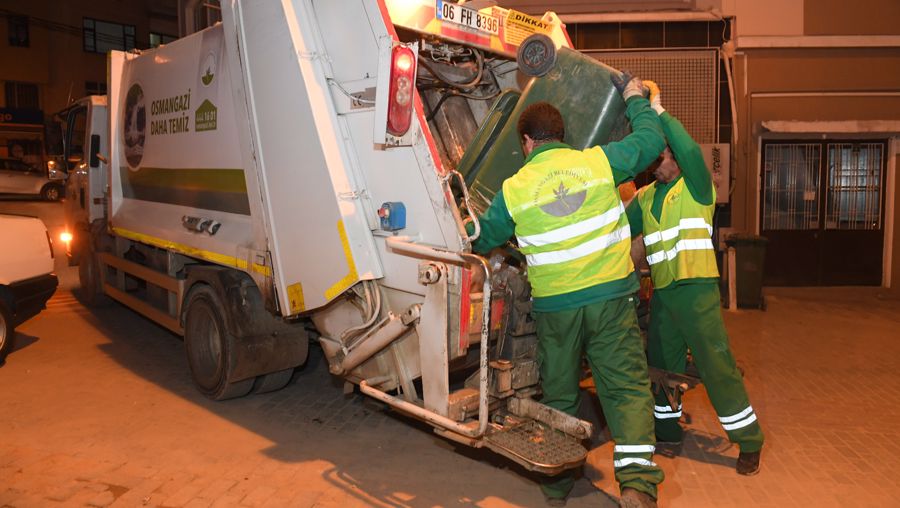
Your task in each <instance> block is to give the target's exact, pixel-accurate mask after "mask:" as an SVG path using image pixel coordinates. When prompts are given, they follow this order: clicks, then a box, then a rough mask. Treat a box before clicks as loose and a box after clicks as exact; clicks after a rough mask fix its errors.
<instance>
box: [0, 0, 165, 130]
mask: <svg viewBox="0 0 900 508" xmlns="http://www.w3.org/2000/svg"><path fill="white" fill-rule="evenodd" d="M10 12H11V13H16V14H21V15H24V16H29V17H31V18H33V19H32V20H30V22H29V39H30V45H29V47H27V48H20V47H13V46H10V45H9V43H8V23H7V19H6V17H5V16H0V62H3V65H0V81H23V82H29V83H37V84H38V85H40V95H41V109H42V110H43V111H44V112H45V114H52V113H53V112H55V111H58V110H60V109H62V108H64V107H65V106H66V105H67V104H68V103H69V102H70V101H71V100H72V99H77V98H78V97H81V96H83V95H84V94H85V81H96V82H105V81H106V55H103V54H99V53H91V52H87V51H84V49H83V47H84V46H83V38H82V26H83V18H85V17H88V18H94V19H98V20H102V21H109V22H115V23H120V24H123V25H134V26H135V42H136V45H137V47H138V48H146V47H148V46H149V34H150V32H151V31H153V32H156V33H164V34H169V35H177V33H178V24H177V11H176V6H175V1H174V0H165V1H158V0H67V1H64V2H61V1H53V2H49V1H21V0H20V1H14V0H0V13H2V14H7V13H10ZM48 22H49V23H48ZM48 25H52V26H48ZM3 100H4V99H3V98H2V96H0V101H3ZM0 106H5V104H2V103H0Z"/></svg>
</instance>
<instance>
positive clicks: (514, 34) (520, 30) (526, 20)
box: [504, 9, 552, 46]
mask: <svg viewBox="0 0 900 508" xmlns="http://www.w3.org/2000/svg"><path fill="white" fill-rule="evenodd" d="M504 28H505V29H506V37H505V40H504V42H505V43H507V44H512V45H515V46H518V45H519V44H521V43H522V41H524V40H525V39H526V38H528V36H529V35H532V34H546V35H548V34H550V30H551V29H552V25H551V24H550V23H547V22H545V21H541V20H540V19H538V18H535V17H534V16H529V15H528V14H525V13H524V12H519V11H514V10H512V9H510V10H509V14H507V15H506V24H505V25H504Z"/></svg>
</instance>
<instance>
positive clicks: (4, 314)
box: [0, 303, 16, 365]
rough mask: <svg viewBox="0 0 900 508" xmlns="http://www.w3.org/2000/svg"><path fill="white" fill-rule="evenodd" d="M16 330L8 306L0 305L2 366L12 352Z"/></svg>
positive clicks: (0, 359)
mask: <svg viewBox="0 0 900 508" xmlns="http://www.w3.org/2000/svg"><path fill="white" fill-rule="evenodd" d="M15 335H16V329H15V327H14V326H13V322H12V317H11V316H10V315H9V311H7V310H6V306H5V305H4V304H2V303H0V365H3V362H4V361H5V360H6V355H7V354H9V352H10V351H11V350H12V343H13V337H15Z"/></svg>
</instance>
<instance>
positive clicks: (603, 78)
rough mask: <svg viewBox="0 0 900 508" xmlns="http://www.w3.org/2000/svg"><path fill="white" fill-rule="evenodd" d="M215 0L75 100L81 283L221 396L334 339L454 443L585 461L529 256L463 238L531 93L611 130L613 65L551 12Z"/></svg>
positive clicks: (261, 386)
mask: <svg viewBox="0 0 900 508" xmlns="http://www.w3.org/2000/svg"><path fill="white" fill-rule="evenodd" d="M221 3H222V21H221V22H220V23H217V24H215V25H214V26H212V27H209V28H206V29H204V30H202V31H199V32H196V33H193V34H191V35H188V36H185V37H183V38H181V39H178V40H176V41H174V42H172V43H170V44H166V45H163V46H160V47H158V48H155V49H149V50H143V51H130V52H119V51H112V52H111V53H110V54H109V58H108V76H109V84H108V90H109V92H108V94H107V95H106V96H90V97H86V98H83V99H81V100H78V101H76V102H75V103H73V104H72V105H71V106H70V107H69V108H67V109H66V110H64V111H62V112H60V113H59V114H57V118H58V120H59V121H60V123H61V124H62V125H63V130H64V133H65V135H64V139H65V144H64V150H65V160H66V162H67V164H69V166H70V168H71V169H70V172H69V178H68V183H67V188H66V200H65V213H66V223H67V231H68V232H69V233H70V234H71V235H72V240H71V242H70V244H69V248H68V254H69V256H70V262H71V263H72V264H77V265H78V274H79V280H80V284H81V288H80V292H81V295H82V298H83V299H84V300H85V301H86V302H87V303H89V304H92V303H99V302H100V301H102V300H108V299H111V300H115V301H118V302H120V303H122V304H124V305H126V306H128V307H130V308H132V309H133V310H135V311H137V312H138V313H140V314H143V315H144V316H146V317H147V318H149V319H150V320H152V321H154V322H156V323H158V324H160V325H162V326H164V327H166V328H168V329H169V330H171V331H172V332H173V333H174V334H177V335H179V336H182V337H183V338H184V344H185V351H186V354H187V359H188V364H189V366H190V371H191V375H192V378H193V381H194V383H195V385H196V387H197V389H198V390H199V391H200V392H202V393H203V394H204V395H206V396H207V397H210V398H212V399H216V400H222V399H228V398H233V397H240V396H244V395H247V394H249V393H251V392H254V393H261V392H267V391H272V390H277V389H280V388H282V387H284V386H285V385H286V384H287V383H288V382H289V381H290V379H291V375H292V373H293V371H294V369H295V368H296V367H298V366H300V365H302V364H303V363H304V362H305V360H306V358H307V355H308V352H309V344H310V342H318V344H319V345H320V346H321V350H322V351H323V352H324V356H325V358H326V359H327V362H328V367H329V370H330V372H331V373H332V374H334V375H335V376H340V377H341V378H343V379H345V380H346V381H348V382H350V383H353V384H355V385H358V389H359V390H360V391H361V392H362V393H363V394H365V395H367V396H371V397H374V398H375V399H378V400H380V401H382V402H384V403H385V404H387V405H389V406H390V407H392V408H393V409H395V410H397V411H399V412H400V413H403V414H406V415H409V416H411V417H413V418H416V419H419V420H422V421H424V422H427V423H428V424H429V425H431V426H432V427H433V428H434V431H435V432H436V433H437V434H439V435H440V436H443V437H444V438H447V439H450V440H453V441H455V442H458V443H463V444H465V445H468V446H472V447H479V448H486V449H490V450H493V451H494V452H496V453H498V454H501V455H503V456H505V457H507V458H509V459H511V460H512V461H514V462H517V463H519V464H521V465H523V466H524V467H525V468H527V469H529V470H533V471H537V472H541V473H545V474H556V473H559V472H561V471H563V470H565V469H568V468H573V467H577V466H578V465H580V464H581V463H582V462H583V461H584V458H585V456H586V453H587V450H586V449H585V448H584V446H583V445H582V442H583V441H584V440H585V439H586V438H588V437H589V436H590V435H591V433H592V430H593V429H592V425H591V423H589V422H587V421H584V420H580V419H577V418H574V417H571V416H569V415H566V414H564V413H561V412H559V411H556V410H554V409H551V408H549V407H547V406H544V405H542V404H540V403H538V402H537V401H536V399H537V398H538V397H537V396H538V395H539V379H538V377H539V376H538V364H537V359H536V348H537V338H536V335H535V329H534V328H535V327H534V322H533V321H532V320H531V318H530V315H529V312H530V290H529V286H528V282H527V280H526V278H525V270H524V264H523V263H524V262H523V261H521V259H520V258H519V257H518V256H516V255H515V251H514V250H513V249H507V250H506V251H502V252H498V253H497V254H495V255H494V256H492V257H491V258H490V259H486V258H484V257H481V256H478V255H475V254H473V253H472V252H471V248H470V245H471V243H472V242H473V241H474V239H475V238H476V237H477V235H478V233H479V227H478V221H477V216H478V212H479V211H482V210H483V209H484V208H485V207H486V206H487V205H488V204H489V202H490V199H491V198H492V196H493V195H494V194H495V193H496V192H497V191H498V190H499V187H500V184H501V183H502V181H503V179H505V178H507V177H509V176H511V175H512V174H513V173H515V171H516V170H517V169H518V168H519V167H520V166H521V164H522V163H523V160H524V156H523V154H522V147H521V146H520V143H519V139H518V136H517V135H516V129H515V123H516V119H517V118H518V115H519V113H520V112H521V110H522V109H524V108H525V107H526V106H527V105H528V104H531V103H533V102H536V101H539V100H549V101H551V102H553V103H554V104H556V105H557V106H558V107H559V108H560V109H561V110H562V111H563V113H564V114H565V115H566V116H567V118H568V119H569V122H568V125H567V127H568V128H567V139H566V140H567V142H569V143H570V144H572V145H574V146H576V147H586V146H589V145H595V144H600V143H604V142H607V141H609V140H611V139H617V138H616V136H622V135H624V133H625V131H626V130H627V128H628V127H627V122H626V120H625V117H624V110H625V105H624V102H623V101H622V99H621V97H620V96H619V95H618V93H616V91H615V89H614V87H613V86H611V84H610V79H609V77H610V75H611V74H612V73H616V72H618V71H615V70H614V69H611V68H609V67H607V66H605V65H603V64H601V63H600V62H597V61H595V60H593V59H590V58H588V57H586V56H584V55H582V54H580V53H578V52H577V51H574V50H572V49H571V48H570V46H571V44H570V42H569V39H568V36H567V35H566V32H565V29H564V26H563V24H562V23H561V22H560V21H559V19H558V18H557V17H556V16H555V15H554V14H553V13H547V14H545V15H544V16H542V17H534V16H529V15H527V14H524V13H521V12H517V11H515V10H511V9H504V8H502V7H498V6H493V5H492V6H488V7H484V8H481V9H476V8H471V7H469V6H467V4H465V3H454V2H449V1H443V0H422V1H418V0H281V1H272V0H223V1H222V2H221ZM470 189H471V192H470ZM469 222H473V223H474V224H473V226H474V230H475V233H474V235H472V236H470V235H469V234H468V233H467V230H466V225H467V223H469ZM298 389H302V388H298Z"/></svg>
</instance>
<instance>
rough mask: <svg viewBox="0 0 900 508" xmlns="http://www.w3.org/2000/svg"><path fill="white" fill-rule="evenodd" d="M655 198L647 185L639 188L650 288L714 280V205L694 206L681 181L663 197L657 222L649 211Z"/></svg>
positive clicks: (717, 273) (715, 274) (715, 275)
mask: <svg viewBox="0 0 900 508" xmlns="http://www.w3.org/2000/svg"><path fill="white" fill-rule="evenodd" d="M714 192H715V191H714ZM655 194H656V185H654V184H651V185H647V186H645V187H643V188H641V189H640V190H639V191H638V196H637V199H638V203H639V204H640V206H641V214H642V216H643V220H644V246H645V247H646V249H647V263H648V264H649V265H650V277H651V278H652V279H653V286H654V287H656V288H664V287H666V286H668V285H669V284H671V283H672V282H674V281H678V280H684V279H693V278H706V277H718V276H719V270H718V268H717V267H716V259H715V248H714V246H713V243H712V214H713V210H714V205H712V204H710V205H702V204H700V203H698V202H697V201H696V200H695V199H694V197H693V196H691V193H690V191H688V190H687V187H686V186H685V182H684V179H683V178H682V179H681V180H679V181H678V182H676V183H675V185H673V186H672V188H671V189H669V192H668V193H667V194H666V196H665V198H664V201H663V207H662V213H661V214H660V220H659V221H657V220H656V218H655V217H654V216H653V213H652V211H651V210H652V208H653V197H654V195H655ZM713 196H714V197H715V193H714V194H713ZM714 200H715V198H714Z"/></svg>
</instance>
